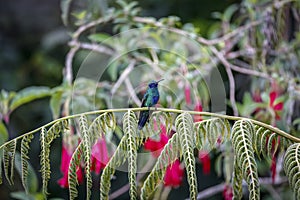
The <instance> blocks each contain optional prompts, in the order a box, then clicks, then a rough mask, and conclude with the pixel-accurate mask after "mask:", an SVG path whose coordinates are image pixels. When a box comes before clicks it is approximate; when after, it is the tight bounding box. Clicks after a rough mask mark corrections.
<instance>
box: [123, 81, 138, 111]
mask: <svg viewBox="0 0 300 200" xmlns="http://www.w3.org/2000/svg"><path fill="white" fill-rule="evenodd" d="M125 85H126V88H127V91H128V93H129V94H130V96H131V98H132V100H133V101H134V103H135V104H136V105H137V106H140V105H141V104H142V102H141V101H140V100H139V98H138V97H137V96H136V94H135V91H134V88H133V86H132V84H131V82H130V80H129V78H128V77H127V78H126V79H125Z"/></svg>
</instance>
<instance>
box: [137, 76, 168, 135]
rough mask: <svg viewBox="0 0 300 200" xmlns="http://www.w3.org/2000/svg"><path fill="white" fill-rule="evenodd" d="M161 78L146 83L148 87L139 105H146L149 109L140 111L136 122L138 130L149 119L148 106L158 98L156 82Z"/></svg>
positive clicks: (153, 103)
mask: <svg viewBox="0 0 300 200" xmlns="http://www.w3.org/2000/svg"><path fill="white" fill-rule="evenodd" d="M162 80H164V79H161V80H159V81H151V82H150V83H149V84H148V89H147V91H146V93H145V94H144V97H143V100H142V105H141V107H148V108H149V109H148V110H144V111H141V112H140V116H139V122H138V129H139V130H141V129H142V128H143V127H144V126H145V124H146V122H147V121H148V119H149V115H150V107H152V106H154V105H155V104H157V102H158V100H159V92H158V89H157V86H158V83H159V82H160V81H162Z"/></svg>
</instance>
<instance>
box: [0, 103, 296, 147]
mask: <svg viewBox="0 0 300 200" xmlns="http://www.w3.org/2000/svg"><path fill="white" fill-rule="evenodd" d="M148 109H149V108H148V107H143V108H116V109H104V110H94V111H89V112H84V113H78V114H74V115H69V116H65V117H62V118H59V119H56V120H53V121H51V122H49V123H47V124H45V125H44V126H41V127H39V128H36V129H34V130H32V131H30V132H27V133H24V134H22V135H20V136H18V137H16V138H14V139H12V140H19V139H22V138H23V137H25V136H27V135H30V134H34V133H36V132H38V131H40V130H41V129H42V128H46V127H49V126H51V125H53V124H55V123H56V122H59V121H62V120H68V119H74V118H78V117H80V116H81V115H99V114H103V113H111V112H113V113H116V112H127V111H128V110H131V111H133V112H138V111H144V110H148ZM150 110H151V111H162V112H170V113H177V114H181V113H184V112H186V113H189V114H191V115H201V116H205V117H218V118H221V119H228V120H233V121H237V120H243V119H244V120H245V119H246V120H250V121H251V122H252V123H253V124H255V125H258V126H262V127H264V128H266V129H269V130H270V131H271V132H275V133H277V134H278V135H280V136H282V137H285V138H287V139H289V140H291V141H293V142H297V143H300V138H298V137H295V136H293V135H291V134H288V133H286V132H285V131H283V130H280V129H278V128H277V127H274V126H271V125H269V124H265V123H263V122H260V121H257V120H254V119H250V118H246V117H238V116H229V115H223V114H219V113H210V112H198V111H190V110H178V109H171V108H154V107H151V108H150ZM12 140H10V141H8V142H5V143H4V144H2V145H1V146H0V149H1V148H3V147H5V146H6V145H8V144H9V143H10V142H12Z"/></svg>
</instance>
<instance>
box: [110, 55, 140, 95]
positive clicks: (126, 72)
mask: <svg viewBox="0 0 300 200" xmlns="http://www.w3.org/2000/svg"><path fill="white" fill-rule="evenodd" d="M135 63H136V61H135V60H131V61H130V63H129V65H128V67H127V68H126V69H125V70H124V71H123V73H122V74H121V76H120V78H119V79H118V81H117V82H116V83H115V85H114V87H113V88H112V89H111V93H112V94H115V93H116V91H117V89H118V88H119V87H120V86H121V84H122V83H123V82H124V80H125V79H126V78H127V77H128V75H129V74H130V72H131V71H132V70H133V68H134V65H135Z"/></svg>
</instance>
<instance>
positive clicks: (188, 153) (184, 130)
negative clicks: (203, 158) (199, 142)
mask: <svg viewBox="0 0 300 200" xmlns="http://www.w3.org/2000/svg"><path fill="white" fill-rule="evenodd" d="M175 127H176V131H177V132H178V134H179V137H180V144H181V148H182V152H183V159H184V164H185V167H186V171H187V180H188V183H189V186H190V199H195V200H196V199H197V194H198V189H197V188H198V187H197V177H196V162H195V156H194V149H195V140H194V136H193V134H194V129H193V118H192V116H191V115H190V114H189V113H182V114H180V115H179V116H178V117H177V118H176V121H175Z"/></svg>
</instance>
